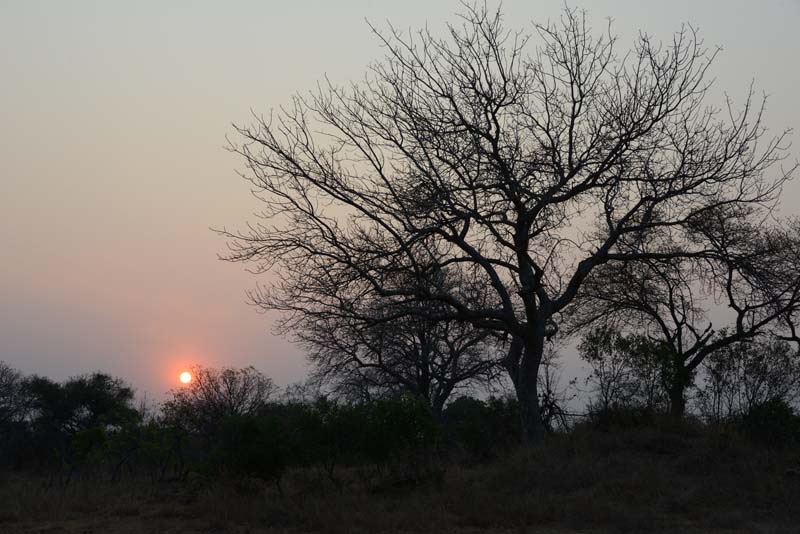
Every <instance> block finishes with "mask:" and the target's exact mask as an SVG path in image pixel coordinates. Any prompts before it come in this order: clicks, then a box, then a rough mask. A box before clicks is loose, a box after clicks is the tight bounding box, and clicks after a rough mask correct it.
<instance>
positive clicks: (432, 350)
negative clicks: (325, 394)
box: [254, 277, 503, 417]
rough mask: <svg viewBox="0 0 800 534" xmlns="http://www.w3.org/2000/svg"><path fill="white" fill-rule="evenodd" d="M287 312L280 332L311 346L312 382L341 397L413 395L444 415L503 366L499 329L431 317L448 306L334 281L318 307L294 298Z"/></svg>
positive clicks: (440, 282)
mask: <svg viewBox="0 0 800 534" xmlns="http://www.w3.org/2000/svg"><path fill="white" fill-rule="evenodd" d="M433 278H435V277H433ZM425 282H426V283H428V284H438V285H439V286H442V285H443V284H444V283H446V281H445V280H444V279H442V278H441V277H439V279H438V280H426V281H425ZM438 290H442V287H439V288H438ZM254 300H255V301H256V302H261V300H260V299H259V298H255V299H254ZM283 309H285V310H286V311H290V312H291V313H289V314H285V315H284V317H283V318H282V320H280V321H279V323H278V327H279V328H278V330H279V332H281V333H283V334H286V335H289V336H291V337H293V338H294V339H296V340H298V341H299V342H300V343H301V344H302V345H303V346H304V347H305V348H306V349H307V351H308V354H309V360H310V362H311V363H312V364H313V366H314V370H313V375H312V380H313V381H314V382H315V383H316V384H318V385H319V386H320V387H326V388H328V389H329V390H330V391H332V393H334V394H335V395H337V396H340V397H344V398H349V399H358V400H364V399H371V398H374V397H381V396H387V395H389V396H391V395H397V394H410V395H413V396H416V397H418V398H421V399H423V400H424V401H425V402H427V403H428V405H429V406H430V407H431V409H432V411H433V413H434V416H436V417H439V416H440V415H441V412H442V409H443V407H444V404H445V403H446V402H447V400H448V399H449V398H450V397H451V395H452V394H453V393H455V392H457V391H459V390H463V389H469V388H482V389H487V388H489V387H490V386H491V384H492V383H493V382H494V381H495V380H496V379H497V378H498V376H499V375H500V374H501V373H502V370H503V368H502V366H501V360H502V355H503V350H502V348H501V342H500V340H499V339H498V338H497V336H496V335H493V333H492V332H491V331H488V330H482V329H477V328H475V327H474V326H473V325H472V324H470V323H468V322H463V321H457V320H454V319H449V320H442V319H439V320H431V319H429V318H428V317H429V316H431V315H433V316H435V315H446V313H447V310H446V307H445V306H444V305H443V304H441V303H437V302H433V301H431V302H416V303H404V304H399V303H397V302H395V301H394V300H393V299H390V298H383V297H380V296H379V295H375V294H374V293H366V294H362V293H356V294H350V293H349V292H348V291H347V288H346V287H340V286H337V285H336V284H333V285H331V286H330V287H325V288H322V289H320V290H318V294H317V295H316V301H315V302H314V303H313V304H312V303H310V302H308V301H303V302H302V303H299V304H298V303H295V302H286V303H283Z"/></svg>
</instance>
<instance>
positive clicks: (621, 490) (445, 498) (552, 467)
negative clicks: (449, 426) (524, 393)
mask: <svg viewBox="0 0 800 534" xmlns="http://www.w3.org/2000/svg"><path fill="white" fill-rule="evenodd" d="M798 461H800V451H771V450H767V449H765V448H762V447H757V446H754V445H751V444H749V443H747V442H744V441H742V440H741V439H738V438H736V437H735V436H732V435H728V434H720V433H714V432H709V431H700V430H696V429H692V428H691V427H683V428H678V429H672V430H668V431H665V430H655V429H634V430H625V431H618V432H611V433H599V432H589V431H580V430H579V431H576V432H573V433H572V434H570V435H568V436H557V437H553V438H551V439H550V440H549V441H548V442H547V443H546V444H544V445H543V446H541V447H537V448H533V449H528V450H520V451H517V452H515V453H513V454H510V455H508V456H507V457H505V458H502V459H499V460H498V461H496V462H493V463H491V464H487V465H479V466H469V467H463V466H462V467H459V466H451V467H449V468H448V469H446V471H445V476H444V478H443V479H442V480H441V481H438V482H437V483H433V482H432V483H429V484H426V485H423V486H421V487H416V488H413V489H410V488H401V489H393V487H392V486H391V484H387V485H385V486H384V487H383V488H382V491H375V490H374V488H369V487H367V486H365V485H364V484H363V482H360V480H362V479H361V478H359V477H358V476H357V473H356V472H349V473H343V480H344V489H343V490H342V491H341V492H340V491H338V490H337V489H336V488H335V487H334V486H333V485H331V484H330V483H328V482H327V481H326V480H325V478H324V477H323V476H322V474H321V473H315V472H310V471H302V472H296V473H293V474H292V475H291V476H289V477H287V480H286V482H285V484H284V490H285V494H286V496H285V497H281V496H280V495H279V493H278V492H277V490H276V489H275V488H274V487H272V486H268V485H263V486H259V485H254V484H250V485H246V486H245V485H242V484H241V483H234V482H230V481H229V482H216V483H203V482H202V481H193V482H190V483H188V484H183V485H179V486H153V485H151V484H147V483H144V482H142V483H132V482H124V483H122V484H97V483H90V482H87V481H78V482H77V483H73V484H71V485H70V486H68V487H66V488H64V487H47V486H46V485H44V484H43V482H42V481H40V480H33V479H30V478H28V479H24V478H16V479H8V480H5V481H3V483H2V485H1V486H0V532H9V533H11V532H53V533H55V532H111V533H115V532H118V533H122V532H273V533H277V532H289V531H292V532H331V533H351V532H370V533H372V532H418V533H425V532H461V533H467V532H498V533H499V532H509V533H531V534H532V533H537V532H541V533H545V532H550V533H565V532H609V533H626V532H629V533H638V532H697V533H699V532H719V533H723V532H729V533H733V532H742V533H744V532H753V533H758V532H764V533H773V532H775V533H781V532H786V533H789V532H798V528H797V526H796V525H800V505H798V503H800V477H798V476H796V475H795V474H794V473H795V471H793V468H796V466H797V464H798Z"/></svg>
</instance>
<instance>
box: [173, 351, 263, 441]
mask: <svg viewBox="0 0 800 534" xmlns="http://www.w3.org/2000/svg"><path fill="white" fill-rule="evenodd" d="M276 390H277V387H276V386H275V384H274V383H273V381H272V380H271V379H270V378H267V377H266V376H264V375H263V374H262V373H260V372H259V371H257V370H256V369H254V368H253V367H245V368H242V369H233V368H229V367H225V368H222V369H211V368H207V367H201V366H195V367H193V368H192V381H191V382H190V383H189V384H187V385H186V386H184V387H181V388H178V389H174V390H172V391H171V393H172V398H171V399H169V400H168V401H167V402H166V403H164V413H165V415H166V416H167V417H168V418H169V419H170V420H172V421H173V422H174V423H176V424H178V425H179V426H181V427H185V428H188V429H190V430H192V431H196V432H200V433H208V432H210V431H212V430H214V429H215V428H216V425H218V424H219V422H220V421H221V420H222V419H223V418H225V417H228V416H234V415H253V414H255V413H257V412H258V410H259V409H261V408H263V407H264V405H265V404H266V402H267V401H268V400H269V398H270V396H271V395H272V394H273V393H275V391H276Z"/></svg>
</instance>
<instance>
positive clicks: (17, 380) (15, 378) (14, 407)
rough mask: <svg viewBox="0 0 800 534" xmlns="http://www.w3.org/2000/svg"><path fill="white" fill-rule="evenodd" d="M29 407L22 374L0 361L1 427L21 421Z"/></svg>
mask: <svg viewBox="0 0 800 534" xmlns="http://www.w3.org/2000/svg"><path fill="white" fill-rule="evenodd" d="M29 408H30V399H29V397H28V396H27V395H26V390H25V382H24V378H23V376H22V374H21V373H20V372H19V371H17V370H15V369H12V368H11V367H9V366H8V365H7V364H6V363H5V362H2V361H0V429H3V428H6V427H7V426H9V425H13V424H16V423H19V422H21V421H22V420H23V419H24V418H25V416H26V415H27V413H28V411H29Z"/></svg>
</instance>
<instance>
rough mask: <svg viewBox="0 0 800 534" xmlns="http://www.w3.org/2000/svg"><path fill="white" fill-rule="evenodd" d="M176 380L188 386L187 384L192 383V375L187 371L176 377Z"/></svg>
mask: <svg viewBox="0 0 800 534" xmlns="http://www.w3.org/2000/svg"><path fill="white" fill-rule="evenodd" d="M178 380H180V381H181V383H182V384H188V383H189V382H191V381H192V373H190V372H189V371H184V372H182V373H181V375H180V376H179V377H178Z"/></svg>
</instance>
